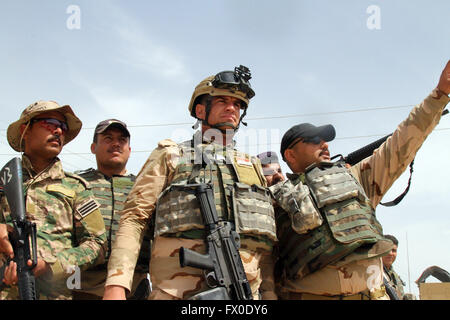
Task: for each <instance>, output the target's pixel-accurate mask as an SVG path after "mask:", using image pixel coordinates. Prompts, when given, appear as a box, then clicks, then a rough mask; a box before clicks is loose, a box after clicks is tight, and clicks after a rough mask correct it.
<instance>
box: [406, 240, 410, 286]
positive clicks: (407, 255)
mask: <svg viewBox="0 0 450 320" xmlns="http://www.w3.org/2000/svg"><path fill="white" fill-rule="evenodd" d="M406 259H408V291H409V292H411V277H410V273H409V244H408V231H407V232H406Z"/></svg>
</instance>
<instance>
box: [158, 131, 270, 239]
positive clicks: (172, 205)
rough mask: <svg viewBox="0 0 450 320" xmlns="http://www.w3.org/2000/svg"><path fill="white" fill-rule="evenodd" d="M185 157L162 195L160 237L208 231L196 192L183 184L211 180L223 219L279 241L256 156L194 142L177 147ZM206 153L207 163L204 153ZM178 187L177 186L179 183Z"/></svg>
mask: <svg viewBox="0 0 450 320" xmlns="http://www.w3.org/2000/svg"><path fill="white" fill-rule="evenodd" d="M178 147H179V148H180V158H179V161H178V164H177V166H176V169H175V173H174V177H173V180H172V182H171V184H170V185H169V186H168V187H167V188H166V189H165V190H164V191H163V192H162V193H161V195H160V196H159V197H158V201H157V206H156V218H155V236H159V235H167V234H173V233H177V232H182V231H187V230H192V229H204V228H205V226H204V223H203V218H202V215H201V212H200V208H199V204H198V201H197V199H196V197H195V195H194V194H192V193H189V192H187V191H184V190H183V188H181V189H180V186H181V187H182V186H184V185H186V184H188V183H205V182H208V181H212V184H213V188H214V196H215V204H216V210H217V213H218V216H219V219H220V220H227V221H232V222H234V224H235V228H236V231H237V232H238V233H239V234H244V235H255V236H262V237H264V238H266V239H267V240H269V241H270V242H274V241H276V228H275V215H274V210H273V206H272V200H271V195H270V192H269V191H268V190H267V189H266V188H265V187H263V186H262V181H263V177H262V172H261V170H258V168H257V163H256V161H257V160H256V159H255V158H254V157H250V156H248V155H246V154H244V153H240V152H238V151H236V150H227V149H226V148H225V149H224V147H223V146H221V145H218V144H215V143H211V144H207V145H205V144H200V145H198V146H197V147H195V148H194V140H191V141H186V142H183V143H181V144H179V145H178ZM202 156H203V157H206V158H207V159H208V161H207V162H208V163H204V162H203V160H204V159H203V160H202V159H201V157H202ZM174 186H176V190H175V187H174Z"/></svg>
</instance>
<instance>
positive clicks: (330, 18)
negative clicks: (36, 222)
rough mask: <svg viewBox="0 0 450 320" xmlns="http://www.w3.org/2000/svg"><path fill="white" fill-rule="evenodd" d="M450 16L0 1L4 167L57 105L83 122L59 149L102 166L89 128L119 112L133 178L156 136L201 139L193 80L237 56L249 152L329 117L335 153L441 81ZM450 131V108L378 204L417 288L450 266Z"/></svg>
mask: <svg viewBox="0 0 450 320" xmlns="http://www.w3.org/2000/svg"><path fill="white" fill-rule="evenodd" d="M431 4H432V5H431ZM449 12H450V2H449V1H447V0H434V1H433V2H429V1H425V0H415V1H403V0H392V1H375V0H374V1H364V0H353V1H351V0H347V1H339V2H338V1H332V0H329V1H325V0H322V1H313V0H310V1H303V0H282V1H278V2H276V1H267V0H239V1H238V0H226V1H225V0H222V1H206V0H191V1H183V0H176V1H175V0H167V1H153V0H149V1H144V0H141V1H140V0H135V1H120V0H108V1H107V0H96V1H75V0H72V1H63V0H58V1H57V0H41V1H31V0H29V1H24V0H15V1H6V0H1V1H0V40H1V45H2V50H0V61H1V71H0V96H1V99H0V108H1V109H0V110H1V113H2V116H1V117H0V163H3V164H5V163H6V162H7V161H8V160H9V159H11V158H12V157H14V156H19V154H18V153H16V152H14V151H13V150H12V149H11V148H10V146H9V145H8V142H7V140H6V129H7V127H8V125H9V124H10V123H12V122H14V121H16V120H17V119H18V118H19V116H20V113H21V112H22V110H23V109H25V107H27V106H28V105H30V104H31V103H33V102H35V101H37V100H54V101H57V102H58V103H59V104H61V105H63V104H68V105H70V106H71V107H72V108H73V110H74V112H75V113H76V115H77V116H78V117H79V118H80V119H81V120H82V122H83V128H82V130H81V132H80V134H79V135H78V137H77V138H76V139H75V140H74V141H72V142H70V143H69V144H67V145H66V146H65V147H64V149H63V151H62V153H61V155H60V158H61V159H62V162H63V166H64V168H65V170H67V171H75V170H81V169H86V168H90V167H96V162H95V157H94V156H93V155H92V154H91V153H90V144H91V142H92V135H93V130H94V128H95V126H96V124H97V123H98V122H100V121H101V120H104V119H108V118H117V119H120V120H122V121H124V122H126V123H127V125H128V126H129V129H130V132H131V148H132V154H131V157H130V160H129V162H128V170H129V171H130V172H132V173H134V174H137V173H138V172H139V170H140V168H141V167H142V165H143V164H144V162H145V160H146V159H147V158H148V156H149V155H150V153H151V151H152V150H153V149H154V148H155V147H156V146H157V143H158V141H160V140H163V139H167V138H171V139H173V140H175V141H176V142H181V141H183V140H186V139H189V137H190V136H191V135H192V133H193V130H192V128H191V126H192V125H193V124H194V122H195V121H194V119H193V118H191V117H190V116H189V113H188V104H189V101H190V98H191V95H192V92H193V89H194V87H195V86H196V85H197V84H198V83H199V82H200V81H201V80H203V79H204V78H206V77H208V76H210V75H213V74H216V73H218V72H220V71H223V70H233V69H234V67H235V66H239V65H241V64H242V65H245V66H247V67H249V68H250V70H251V72H252V79H251V80H250V82H251V84H252V87H253V88H254V90H255V92H256V95H255V97H254V98H253V99H252V100H251V102H250V105H249V109H248V112H247V117H246V120H247V123H248V126H247V127H245V126H241V128H240V130H239V132H238V133H237V135H236V141H237V145H238V147H239V149H241V150H243V151H246V152H249V153H250V154H253V155H256V154H257V153H260V152H264V151H267V150H273V151H276V152H279V148H280V141H281V137H282V136H283V134H284V132H285V131H286V130H288V129H289V128H290V127H291V126H293V125H295V124H298V123H302V122H310V123H313V124H315V125H323V124H328V123H331V124H333V125H334V126H335V128H336V132H337V135H336V139H335V140H334V141H333V142H331V143H330V152H331V154H332V155H335V154H342V155H347V154H348V153H350V152H351V151H353V150H356V149H358V148H360V147H362V146H364V145H366V144H368V143H370V142H372V141H374V140H376V139H378V138H380V137H382V136H384V135H386V134H389V133H391V132H393V131H394V130H395V129H396V127H397V125H398V124H399V123H400V122H401V121H402V120H403V119H404V118H406V116H407V115H408V113H409V111H410V110H411V108H412V107H413V106H414V105H416V104H418V103H420V102H421V101H422V100H423V99H424V98H425V97H426V96H427V95H428V94H429V93H430V92H431V91H432V90H433V88H434V87H435V86H436V85H437V83H438V79H439V76H440V74H441V71H442V69H443V68H444V66H445V64H446V63H447V61H448V60H449V58H450V41H449V39H450V25H449V23H448V14H449ZM449 140H450V116H447V117H443V118H442V119H441V121H440V123H439V125H438V126H437V127H436V128H435V130H434V131H433V132H432V133H431V134H430V135H429V137H428V138H427V140H426V141H425V143H424V144H423V145H422V147H421V149H420V150H419V152H418V154H417V156H416V158H415V165H414V173H413V177H412V186H411V188H410V191H409V193H408V195H407V196H406V197H405V198H404V199H403V201H402V202H401V203H400V204H399V205H397V206H396V207H391V208H384V207H381V206H379V207H378V208H377V218H378V219H379V220H380V222H381V223H382V225H383V228H384V232H385V233H386V234H393V235H395V236H396V237H397V238H398V239H399V241H400V243H399V250H398V257H397V261H396V262H395V263H394V267H395V269H396V270H397V272H398V273H399V274H400V276H401V277H402V279H403V280H404V281H405V282H406V291H407V292H412V293H414V294H415V295H416V296H418V295H419V290H418V287H417V285H416V284H415V283H414V281H415V280H416V279H417V278H419V276H420V274H421V273H422V272H423V271H424V270H425V269H426V268H427V267H430V266H433V265H437V266H440V267H441V268H444V269H445V270H447V271H450V255H449V252H450V251H449V250H448V242H449V241H450V199H449V187H448V185H449V181H450V172H449V171H450V170H447V169H446V165H448V162H449V160H448V159H449V158H450V150H449V148H448V146H449V143H448V141H449ZM282 167H283V170H284V172H289V170H288V168H287V166H286V165H285V164H283V165H282ZM408 177H409V170H407V172H406V173H405V174H403V175H402V176H401V177H400V178H399V179H398V180H397V182H396V183H395V184H394V185H393V186H392V188H391V189H390V190H389V192H388V193H387V194H386V195H385V198H384V199H383V201H388V200H392V199H393V198H395V197H396V196H397V195H399V194H400V193H401V192H402V191H403V190H404V189H405V188H406V185H407V180H408ZM427 282H439V281H438V280H435V279H434V278H433V277H430V278H429V279H428V280H427Z"/></svg>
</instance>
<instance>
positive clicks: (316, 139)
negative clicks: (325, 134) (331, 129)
mask: <svg viewBox="0 0 450 320" xmlns="http://www.w3.org/2000/svg"><path fill="white" fill-rule="evenodd" d="M300 141H301V142H303V143H311V144H315V145H319V144H321V143H322V138H320V137H311V138H299V139H297V140H294V141H293V142H292V143H291V144H290V145H289V146H288V147H287V148H286V149H292V148H293V147H294V146H295V145H296V144H297V143H299V142H300Z"/></svg>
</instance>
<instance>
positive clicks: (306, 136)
mask: <svg viewBox="0 0 450 320" xmlns="http://www.w3.org/2000/svg"><path fill="white" fill-rule="evenodd" d="M335 137H336V130H335V129H334V127H333V125H331V124H326V125H323V126H320V127H316V126H315V125H313V124H311V123H301V124H297V125H295V126H293V127H292V128H290V129H289V130H288V131H286V133H285V134H284V135H283V138H282V139H281V148H280V153H281V156H282V157H283V159H284V151H285V150H286V149H289V148H292V147H293V146H294V145H295V143H297V142H298V141H300V140H304V141H305V142H313V143H316V141H317V143H319V142H320V140H324V141H326V142H329V141H331V140H333V139H334V138H335Z"/></svg>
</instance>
